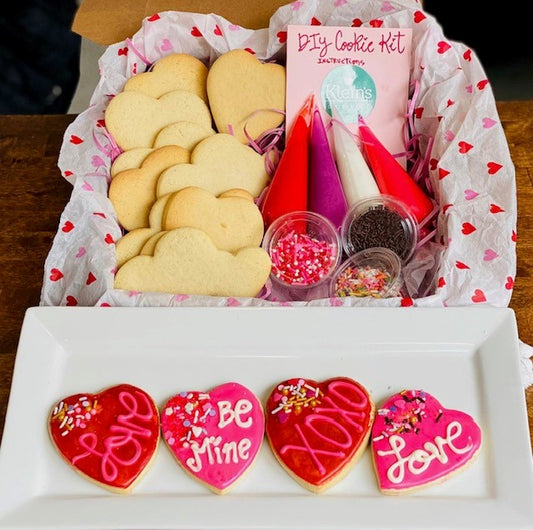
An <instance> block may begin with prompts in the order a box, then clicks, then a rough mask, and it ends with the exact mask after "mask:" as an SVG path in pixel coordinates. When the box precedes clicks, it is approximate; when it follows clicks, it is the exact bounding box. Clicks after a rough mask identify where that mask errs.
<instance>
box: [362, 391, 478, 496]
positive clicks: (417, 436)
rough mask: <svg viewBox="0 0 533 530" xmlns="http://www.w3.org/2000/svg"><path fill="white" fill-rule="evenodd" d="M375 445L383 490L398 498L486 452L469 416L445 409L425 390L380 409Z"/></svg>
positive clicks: (397, 396) (396, 397) (406, 394)
mask: <svg viewBox="0 0 533 530" xmlns="http://www.w3.org/2000/svg"><path fill="white" fill-rule="evenodd" d="M371 444H372V457H373V459H374V468H375V471H376V475H377V479H378V485H379V488H380V489H381V491H382V492H383V493H391V494H398V493H405V492H411V491H413V490H416V489H420V488H424V487H426V486H429V485H432V484H436V483H439V482H443V481H444V480H446V479H447V478H449V476H450V475H452V474H453V473H456V472H457V471H459V470H461V469H463V468H465V467H466V466H467V465H469V464H470V463H471V462H472V461H473V460H474V459H475V458H476V457H477V456H478V454H479V452H480V450H481V446H482V432H481V429H480V427H479V425H478V424H477V423H476V421H475V420H474V418H472V416H470V415H468V414H466V413H465V412H462V411H459V410H451V409H446V408H444V407H443V406H442V405H441V403H440V402H439V401H438V400H437V399H436V398H435V397H433V396H432V395H431V394H429V393H427V392H424V391H422V390H404V391H403V392H400V393H398V394H394V395H392V396H390V397H389V398H388V399H387V401H386V402H385V403H384V404H383V406H382V407H381V408H380V409H379V410H378V413H377V415H376V420H375V421H374V425H373V427H372V442H371Z"/></svg>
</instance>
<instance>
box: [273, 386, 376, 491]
mask: <svg viewBox="0 0 533 530" xmlns="http://www.w3.org/2000/svg"><path fill="white" fill-rule="evenodd" d="M374 410H375V409H374V403H373V402H372V399H371V397H370V395H369V394H368V392H367V390H366V389H365V388H364V387H363V386H362V385H360V384H359V383H358V382H356V381H354V380H353V379H350V378H347V377H337V378H333V379H328V380H326V381H323V382H317V381H313V380H312V379H303V378H294V379H288V380H286V381H283V382H282V383H279V384H278V385H276V387H275V388H274V390H273V391H272V392H271V394H270V396H269V398H268V400H267V403H266V408H265V412H266V435H267V439H268V441H269V443H270V447H271V448H272V451H273V452H274V454H275V456H276V458H277V459H278V460H279V462H280V463H281V465H282V466H283V467H284V468H285V469H286V471H287V472H288V473H289V474H290V475H291V476H292V477H293V478H294V479H295V480H296V481H297V482H299V483H300V484H301V485H302V486H304V487H305V488H307V489H308V490H310V491H312V492H314V493H320V492H322V491H324V490H325V489H326V488H329V487H330V486H332V485H333V484H335V483H337V482H338V481H340V480H341V479H342V478H343V477H344V476H345V475H346V473H347V472H348V471H349V469H350V468H351V467H352V466H353V465H354V464H355V463H356V462H357V460H358V459H359V457H360V456H361V454H362V453H363V452H364V450H365V448H366V446H367V442H368V439H369V436H370V430H371V426H372V422H373V419H374Z"/></svg>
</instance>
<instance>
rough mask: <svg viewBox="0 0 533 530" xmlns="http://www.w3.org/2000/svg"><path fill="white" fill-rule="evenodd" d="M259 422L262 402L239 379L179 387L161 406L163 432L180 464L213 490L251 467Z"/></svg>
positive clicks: (221, 489)
mask: <svg viewBox="0 0 533 530" xmlns="http://www.w3.org/2000/svg"><path fill="white" fill-rule="evenodd" d="M264 427H265V420H264V415H263V408H262V406H261V403H260V402H259V400H258V399H257V397H256V396H255V395H254V394H253V393H252V392H251V391H250V390H249V389H248V388H246V387H244V386H242V385H240V384H239V383H226V384H223V385H220V386H218V387H216V388H214V389H212V390H211V391H209V392H201V391H190V392H181V393H180V394H177V395H175V396H173V397H171V398H170V399H169V400H168V401H167V403H166V404H165V406H164V407H163V409H162V410H161V431H162V433H163V438H164V440H165V442H166V444H167V446H168V447H169V449H170V450H171V452H172V454H173V455H174V456H175V458H176V459H177V461H178V463H179V464H180V466H182V467H183V469H185V471H187V473H189V474H190V475H191V476H193V477H194V478H196V479H198V480H200V481H201V482H202V483H204V484H205V485H206V486H207V487H208V488H209V489H211V490H212V491H214V492H215V493H218V494H224V493H226V492H227V491H228V490H229V489H230V488H231V487H232V486H234V485H235V483H236V482H237V481H238V480H239V479H240V478H241V477H242V476H243V475H244V473H245V472H246V471H247V470H248V469H249V468H250V466H251V465H252V463H253V461H254V460H255V458H256V456H257V454H258V452H259V449H260V448H261V444H262V441H263V434H264Z"/></svg>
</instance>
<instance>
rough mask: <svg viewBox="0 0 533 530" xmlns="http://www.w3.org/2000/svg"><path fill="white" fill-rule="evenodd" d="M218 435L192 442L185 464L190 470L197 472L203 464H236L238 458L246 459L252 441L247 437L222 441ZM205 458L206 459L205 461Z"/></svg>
mask: <svg viewBox="0 0 533 530" xmlns="http://www.w3.org/2000/svg"><path fill="white" fill-rule="evenodd" d="M221 442H222V437H220V436H217V437H215V436H206V437H205V438H204V439H203V440H202V443H201V444H199V443H198V442H192V443H191V445H190V449H191V451H192V454H193V456H192V457H190V458H187V460H186V464H187V466H188V467H189V469H190V470H191V471H194V472H195V473H198V472H199V471H201V470H202V468H203V466H204V464H205V465H208V466H213V465H215V464H238V463H239V460H248V458H249V453H248V451H249V449H250V447H252V442H251V440H250V439H248V438H242V439H241V440H239V441H237V442H235V441H231V442H224V443H222V444H221ZM206 460H207V461H206Z"/></svg>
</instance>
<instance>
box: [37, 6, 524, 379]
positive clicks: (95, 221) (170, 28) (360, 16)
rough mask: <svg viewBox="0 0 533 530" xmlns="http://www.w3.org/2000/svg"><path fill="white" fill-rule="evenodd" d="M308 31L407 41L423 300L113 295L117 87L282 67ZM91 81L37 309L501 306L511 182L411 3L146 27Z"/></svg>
mask: <svg viewBox="0 0 533 530" xmlns="http://www.w3.org/2000/svg"><path fill="white" fill-rule="evenodd" d="M317 23H319V24H323V25H333V26H352V25H355V24H356V23H357V24H362V25H364V26H378V27H379V26H380V25H381V26H383V27H410V28H412V29H413V47H412V61H411V73H410V80H411V83H412V84H413V85H416V86H417V91H416V94H415V93H413V95H412V98H411V99H412V101H411V105H412V108H413V109H414V116H413V119H414V125H415V127H416V133H417V134H419V135H420V140H419V147H420V152H421V153H422V155H424V156H425V157H426V160H427V161H428V164H429V180H430V185H431V188H432V189H433V190H434V194H435V198H436V200H437V201H438V204H439V206H440V210H439V213H438V220H437V225H436V228H437V234H436V236H435V238H434V242H433V243H431V244H432V245H433V246H434V247H435V248H433V249H431V252H428V248H429V247H427V246H426V247H425V248H424V246H423V247H422V248H421V249H420V255H419V256H415V258H414V259H413V260H412V262H411V264H410V266H409V269H408V273H409V274H408V278H407V280H408V281H407V285H408V286H409V282H411V284H412V287H411V290H409V292H410V293H411V292H415V293H417V292H420V293H422V294H421V297H418V298H417V297H414V298H411V297H403V298H401V297H397V298H389V299H377V298H371V297H366V298H357V297H347V298H334V299H333V298H332V299H329V298H326V299H319V300H313V301H310V302H274V301H269V300H265V299H262V298H231V297H230V298H225V297H224V298H222V297H206V296H188V295H173V294H160V293H139V292H125V291H118V290H115V289H114V288H113V279H114V272H115V269H116V258H115V247H114V242H115V241H117V240H118V239H119V238H120V237H121V236H122V231H121V228H120V226H119V225H118V223H117V219H116V215H115V212H114V210H113V207H112V205H111V203H110V201H109V199H108V198H107V191H108V186H109V182H110V167H111V162H112V160H113V159H114V157H115V156H116V155H117V154H118V153H117V152H116V149H114V148H113V145H112V143H111V142H110V139H109V136H108V135H107V134H106V131H105V123H104V111H105V108H106V106H107V104H108V102H109V101H110V99H111V98H112V97H113V95H115V94H117V93H119V92H121V91H122V89H123V87H124V84H125V82H126V80H127V79H128V78H130V77H132V76H133V75H135V74H137V73H140V72H143V71H145V70H146V69H147V68H148V66H149V65H150V64H152V63H154V62H155V61H157V60H158V59H160V58H161V57H163V56H166V55H169V54H171V53H188V54H191V55H194V56H195V57H197V58H199V59H201V60H203V61H205V62H206V64H208V63H209V62H211V61H212V60H214V59H215V58H216V57H218V56H219V55H220V54H222V53H224V52H226V51H228V50H231V49H234V48H249V49H250V50H253V52H254V53H255V56H256V57H257V58H259V59H261V60H278V61H282V62H283V61H284V58H285V40H286V29H287V26H288V25H289V24H302V25H305V24H317ZM99 69H100V80H99V83H98V85H97V87H96V89H95V91H94V93H93V95H92V98H91V102H90V105H89V107H88V108H87V109H86V110H85V111H84V112H82V113H81V114H79V115H78V116H77V118H76V119H75V120H74V122H73V123H72V124H71V125H70V126H69V127H68V129H67V130H66V132H65V136H64V140H63V144H62V147H61V152H60V155H59V168H60V170H61V174H62V175H63V177H64V178H65V179H67V180H68V181H69V182H71V183H72V185H73V190H72V196H71V199H70V201H69V202H68V204H67V205H66V207H65V210H64V212H63V213H62V215H61V219H60V222H59V227H58V232H57V234H56V236H55V238H54V241H53V245H52V248H51V250H50V253H49V255H48V257H47V259H46V263H45V270H44V279H43V288H42V293H41V302H40V303H41V305H43V306H59V305H83V306H107V305H110V306H137V307H141V306H184V305H186V306H236V305H238V306H270V305H319V306H328V305H333V306H337V305H344V306H393V307H394V306H420V307H422V306H423V307H446V306H468V305H472V304H488V305H491V306H496V307H506V306H508V304H509V302H510V299H511V294H512V291H513V282H514V278H515V274H516V217H517V204H516V186H515V170H514V165H513V163H512V160H511V157H510V153H509V149H508V145H507V141H506V138H505V134H504V131H503V128H502V125H501V122H500V119H499V116H498V113H497V108H496V103H495V99H494V95H493V93H492V89H491V86H490V84H489V83H488V80H487V77H486V74H485V72H484V70H483V67H482V65H481V64H480V61H479V60H478V58H477V57H476V54H475V52H474V51H473V50H472V49H470V48H469V47H468V46H466V45H465V44H463V43H459V42H453V41H451V40H449V39H447V38H446V37H445V35H444V33H443V29H442V28H441V26H440V25H439V24H438V22H437V21H436V20H435V19H434V18H433V17H431V16H430V15H429V14H427V13H425V12H423V10H422V8H421V7H420V5H419V4H418V3H417V2H415V1H410V0H399V1H389V0H334V1H331V0H330V1H320V0H296V1H295V2H293V3H291V4H288V5H286V6H283V7H281V8H280V9H278V11H276V13H275V14H274V15H273V17H272V18H271V20H270V24H269V27H268V28H264V29H259V30H249V29H245V28H242V27H240V26H237V25H235V24H232V23H231V21H228V20H226V19H224V18H222V17H220V16H217V15H213V14H210V15H202V14H195V13H184V12H175V11H167V12H161V13H159V14H156V15H153V16H151V17H149V18H146V19H145V20H144V21H143V24H142V27H141V29H140V30H139V31H138V32H137V33H136V34H135V35H133V36H132V37H131V39H127V40H126V41H123V42H120V43H116V44H114V45H111V46H109V47H108V48H107V50H106V51H105V53H104V54H103V55H102V57H101V58H100V60H99ZM428 149H429V150H430V153H426V151H427V150H428ZM435 256H439V257H440V259H438V260H435V259H434V258H435ZM417 258H419V259H417ZM421 285H424V288H423V289H419V290H418V291H417V287H418V286H421ZM520 350H521V358H522V363H523V365H522V366H523V370H522V372H523V373H522V375H523V382H524V387H527V386H529V385H530V384H533V370H532V366H531V361H530V359H529V358H530V356H531V355H533V348H531V347H530V346H527V345H526V344H524V343H521V344H520Z"/></svg>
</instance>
